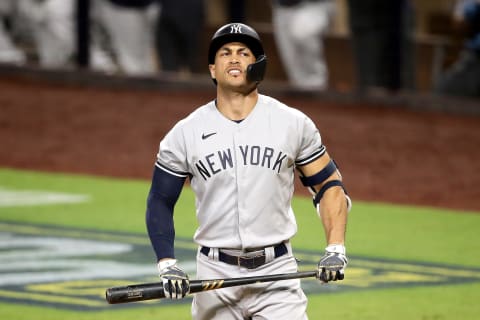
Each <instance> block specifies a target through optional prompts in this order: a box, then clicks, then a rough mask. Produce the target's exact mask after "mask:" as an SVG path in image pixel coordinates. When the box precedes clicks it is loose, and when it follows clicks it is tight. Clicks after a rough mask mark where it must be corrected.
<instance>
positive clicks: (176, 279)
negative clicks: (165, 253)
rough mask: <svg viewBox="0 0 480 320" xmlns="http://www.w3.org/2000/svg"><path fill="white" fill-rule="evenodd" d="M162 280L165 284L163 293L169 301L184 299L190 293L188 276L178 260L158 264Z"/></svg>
mask: <svg viewBox="0 0 480 320" xmlns="http://www.w3.org/2000/svg"><path fill="white" fill-rule="evenodd" d="M157 266H158V271H159V272H160V279H161V280H162V283H163V292H164V293H165V297H166V298H169V299H182V298H183V297H185V296H186V295H187V294H188V292H189V291H190V280H189V279H188V275H187V274H186V273H185V272H184V271H183V270H182V269H180V268H179V267H177V260H175V259H171V260H165V261H162V262H159V263H158V265H157Z"/></svg>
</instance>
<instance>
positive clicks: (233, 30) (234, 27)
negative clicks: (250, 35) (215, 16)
mask: <svg viewBox="0 0 480 320" xmlns="http://www.w3.org/2000/svg"><path fill="white" fill-rule="evenodd" d="M230 33H242V26H241V25H239V24H232V25H231V26H230Z"/></svg>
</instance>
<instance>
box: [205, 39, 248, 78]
mask: <svg viewBox="0 0 480 320" xmlns="http://www.w3.org/2000/svg"><path fill="white" fill-rule="evenodd" d="M254 62H255V56H254V55H253V53H252V51H250V49H249V48H248V47H247V46H246V45H244V44H243V43H240V42H230V43H227V44H225V45H223V46H222V47H221V48H220V49H219V50H218V51H217V54H216V56H215V64H211V65H210V66H209V67H210V73H211V76H212V78H215V79H217V83H218V84H219V85H221V84H229V85H234V86H235V85H236V86H238V85H244V84H246V83H247V67H248V65H250V64H252V63H254Z"/></svg>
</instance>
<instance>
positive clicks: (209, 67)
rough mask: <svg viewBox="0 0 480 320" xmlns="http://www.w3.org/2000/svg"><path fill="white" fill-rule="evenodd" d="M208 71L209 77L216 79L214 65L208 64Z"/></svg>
mask: <svg viewBox="0 0 480 320" xmlns="http://www.w3.org/2000/svg"><path fill="white" fill-rule="evenodd" d="M208 69H209V70H210V77H212V79H215V78H216V76H215V65H214V64H209V65H208Z"/></svg>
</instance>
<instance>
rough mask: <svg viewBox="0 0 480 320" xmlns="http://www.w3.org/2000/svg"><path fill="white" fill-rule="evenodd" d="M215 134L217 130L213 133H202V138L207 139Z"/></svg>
mask: <svg viewBox="0 0 480 320" xmlns="http://www.w3.org/2000/svg"><path fill="white" fill-rule="evenodd" d="M214 134H217V133H216V132H212V133H209V134H205V133H204V134H202V140H205V139H207V138H209V137H211V136H213V135H214Z"/></svg>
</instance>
